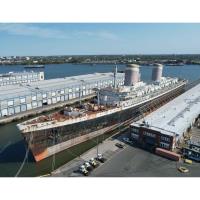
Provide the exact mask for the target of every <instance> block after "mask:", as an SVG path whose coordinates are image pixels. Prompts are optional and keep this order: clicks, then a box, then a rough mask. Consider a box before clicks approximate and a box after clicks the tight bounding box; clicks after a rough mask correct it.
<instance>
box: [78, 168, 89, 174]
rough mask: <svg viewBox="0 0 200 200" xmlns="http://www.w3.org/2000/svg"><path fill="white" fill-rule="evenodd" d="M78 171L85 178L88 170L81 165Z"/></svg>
mask: <svg viewBox="0 0 200 200" xmlns="http://www.w3.org/2000/svg"><path fill="white" fill-rule="evenodd" d="M79 171H80V172H81V173H82V174H83V175H84V176H87V175H88V173H89V172H88V170H87V169H86V167H85V165H81V166H80V167H79Z"/></svg>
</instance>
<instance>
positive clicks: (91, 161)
mask: <svg viewBox="0 0 200 200" xmlns="http://www.w3.org/2000/svg"><path fill="white" fill-rule="evenodd" d="M89 163H90V164H91V165H92V166H93V167H97V162H96V161H95V159H94V158H91V159H90V160H89Z"/></svg>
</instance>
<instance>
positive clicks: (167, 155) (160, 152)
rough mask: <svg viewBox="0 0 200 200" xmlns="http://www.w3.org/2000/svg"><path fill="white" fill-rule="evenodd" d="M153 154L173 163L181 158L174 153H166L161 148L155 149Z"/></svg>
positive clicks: (166, 151)
mask: <svg viewBox="0 0 200 200" xmlns="http://www.w3.org/2000/svg"><path fill="white" fill-rule="evenodd" d="M155 153H156V154H157V155H160V156H162V157H165V158H168V159H171V160H174V161H179V160H180V158H181V155H180V154H177V153H175V152H172V151H168V150H166V149H162V148H156V151H155Z"/></svg>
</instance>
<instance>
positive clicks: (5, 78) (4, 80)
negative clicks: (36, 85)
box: [0, 72, 44, 86]
mask: <svg viewBox="0 0 200 200" xmlns="http://www.w3.org/2000/svg"><path fill="white" fill-rule="evenodd" d="M42 80H44V72H21V73H13V72H9V73H7V74H0V86H4V85H16V84H20V83H31V82H37V81H42Z"/></svg>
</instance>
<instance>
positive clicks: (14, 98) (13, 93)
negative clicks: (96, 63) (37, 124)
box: [0, 73, 124, 119]
mask: <svg viewBox="0 0 200 200" xmlns="http://www.w3.org/2000/svg"><path fill="white" fill-rule="evenodd" d="M30 74H31V75H32V76H33V75H34V76H37V77H36V78H35V80H36V79H39V78H38V77H39V76H40V79H42V78H44V74H42V73H39V74H37V73H30ZM20 76H22V78H23V76H24V80H23V81H24V82H23V83H21V84H15V85H7V86H1V87H0V119H3V118H5V117H6V116H12V115H15V114H18V113H21V112H25V111H28V110H32V109H35V108H42V107H45V106H47V105H50V104H56V103H59V102H64V101H66V102H67V101H69V100H72V99H77V98H82V97H86V96H88V95H91V94H92V93H94V91H93V89H94V88H104V87H108V86H112V85H113V84H114V76H113V73H94V74H87V75H80V76H72V77H65V78H57V79H50V80H41V81H39V82H32V81H31V80H29V79H27V77H29V75H28V73H27V76H26V78H25V74H24V75H20ZM11 77H13V76H11ZM16 83H20V82H16ZM116 84H117V85H123V84H124V74H123V73H117V75H116Z"/></svg>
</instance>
